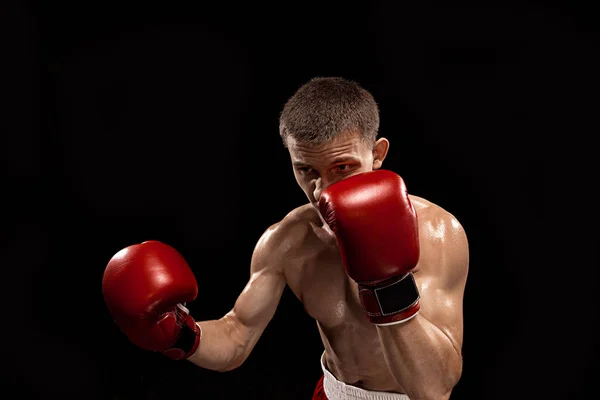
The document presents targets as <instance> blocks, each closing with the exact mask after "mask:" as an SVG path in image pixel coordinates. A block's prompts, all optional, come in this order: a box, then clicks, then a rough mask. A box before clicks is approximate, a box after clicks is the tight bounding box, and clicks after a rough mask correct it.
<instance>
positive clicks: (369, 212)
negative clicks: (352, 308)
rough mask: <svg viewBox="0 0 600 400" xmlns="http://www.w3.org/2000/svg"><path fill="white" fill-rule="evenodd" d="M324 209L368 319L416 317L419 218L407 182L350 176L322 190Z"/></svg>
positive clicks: (380, 175)
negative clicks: (415, 269)
mask: <svg viewBox="0 0 600 400" xmlns="http://www.w3.org/2000/svg"><path fill="white" fill-rule="evenodd" d="M319 210H320V212H321V215H322V216H323V219H324V220H325V222H327V225H329V227H330V228H331V230H332V231H333V232H334V233H335V235H336V238H337V242H338V246H339V249H340V254H341V257H342V261H343V263H344V266H345V268H346V272H347V273H348V276H349V277H350V278H352V279H353V280H354V281H356V282H357V283H358V289H359V295H360V300H361V302H362V306H363V309H364V311H365V313H366V314H367V317H368V318H369V320H370V321H371V322H372V323H374V324H376V325H391V324H398V323H401V322H404V321H407V320H408V319H410V318H412V317H414V316H415V315H417V313H418V312H419V308H420V306H419V290H418V288H417V285H416V282H415V279H414V277H413V274H412V270H413V269H414V267H415V266H416V265H417V262H418V261H419V233H418V224H417V214H416V212H415V209H414V208H413V206H412V204H411V202H410V199H409V197H408V193H407V191H406V186H405V184H404V181H403V180H402V178H401V177H400V176H398V175H397V174H395V173H394V172H391V171H386V170H376V171H372V172H366V173H362V174H359V175H354V176H351V177H349V178H347V179H344V180H342V181H339V182H337V183H334V184H333V185H331V186H329V187H327V188H326V189H325V190H323V192H322V193H321V197H320V198H319Z"/></svg>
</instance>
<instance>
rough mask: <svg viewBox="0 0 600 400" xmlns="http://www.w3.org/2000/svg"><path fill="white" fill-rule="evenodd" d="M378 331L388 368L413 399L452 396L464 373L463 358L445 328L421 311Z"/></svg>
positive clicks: (381, 327)
mask: <svg viewBox="0 0 600 400" xmlns="http://www.w3.org/2000/svg"><path fill="white" fill-rule="evenodd" d="M377 331H378V333H379V338H380V341H381V344H382V347H383V352H384V356H385V360H386V363H387V365H388V368H389V369H390V371H391V373H392V375H393V376H394V378H395V379H396V381H397V382H398V384H400V385H401V386H402V387H403V388H404V389H405V390H406V392H407V394H408V396H409V397H410V399H411V400H417V399H447V398H449V397H450V393H451V391H452V389H453V387H454V386H455V385H456V383H457V382H458V380H459V378H460V375H461V372H462V357H461V355H460V349H457V348H456V347H455V346H454V344H453V343H452V341H451V340H450V338H449V337H448V336H447V335H446V334H445V333H444V332H443V331H442V330H440V329H439V328H438V327H436V326H435V325H434V324H433V323H431V322H430V321H429V320H427V318H425V317H424V316H423V315H422V314H418V315H417V316H416V317H414V318H412V319H411V320H409V321H407V322H404V323H402V324H397V325H390V326H378V327H377Z"/></svg>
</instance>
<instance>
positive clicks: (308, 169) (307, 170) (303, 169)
mask: <svg viewBox="0 0 600 400" xmlns="http://www.w3.org/2000/svg"><path fill="white" fill-rule="evenodd" d="M297 170H298V171H299V172H301V173H303V174H307V173H309V172H311V171H312V168H310V167H298V168H297Z"/></svg>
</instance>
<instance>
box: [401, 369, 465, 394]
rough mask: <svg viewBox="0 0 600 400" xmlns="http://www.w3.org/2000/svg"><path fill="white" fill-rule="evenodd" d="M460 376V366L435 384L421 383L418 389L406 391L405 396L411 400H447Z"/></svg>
mask: <svg viewBox="0 0 600 400" xmlns="http://www.w3.org/2000/svg"><path fill="white" fill-rule="evenodd" d="M461 375H462V365H459V366H458V367H457V368H455V369H454V370H453V371H449V372H447V373H446V374H445V377H444V379H440V380H438V381H437V382H436V384H431V382H430V383H429V384H428V383H425V382H423V383H422V384H420V385H419V386H418V387H414V388H412V390H408V392H407V395H408V397H409V398H410V399H411V400H417V399H418V400H448V399H450V395H451V394H452V391H453V390H454V387H455V386H456V385H457V384H458V381H459V380H460V377H461ZM407 389H408V388H407Z"/></svg>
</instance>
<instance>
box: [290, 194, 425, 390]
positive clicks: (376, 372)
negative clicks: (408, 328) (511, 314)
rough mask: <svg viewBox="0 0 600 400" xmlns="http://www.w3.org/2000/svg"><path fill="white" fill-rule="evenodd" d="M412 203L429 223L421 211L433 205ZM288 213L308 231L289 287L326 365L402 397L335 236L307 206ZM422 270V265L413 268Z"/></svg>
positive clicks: (340, 375)
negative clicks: (310, 322)
mask: <svg viewBox="0 0 600 400" xmlns="http://www.w3.org/2000/svg"><path fill="white" fill-rule="evenodd" d="M411 201H412V203H413V206H414V207H415V210H416V212H417V216H418V217H419V227H421V226H422V225H423V224H425V223H426V222H427V215H426V214H427V212H425V210H427V209H428V208H429V207H430V206H433V205H432V204H431V203H429V202H427V201H426V200H423V199H420V198H418V197H415V196H411ZM290 215H292V216H293V217H292V218H293V219H294V220H296V221H298V220H299V221H300V223H305V224H306V226H307V228H308V229H307V231H306V232H307V233H306V234H305V235H304V237H303V238H302V240H301V243H298V244H297V245H298V250H299V251H298V254H301V257H299V259H298V260H296V262H292V263H289V264H288V265H287V266H286V267H285V269H284V274H285V278H286V281H287V284H288V286H289V287H290V289H291V290H292V291H293V292H294V294H295V295H296V296H297V297H298V299H299V300H300V301H301V302H302V303H303V305H304V309H305V310H306V312H307V313H308V314H309V315H310V316H311V317H312V318H314V319H315V320H316V322H317V326H318V328H319V332H320V334H321V338H322V340H323V345H324V347H325V359H324V362H325V366H326V367H327V369H328V370H329V371H330V372H331V373H332V374H333V375H334V376H335V377H336V378H337V379H338V380H340V381H342V382H345V383H347V384H349V385H353V386H356V387H360V388H363V389H367V390H376V391H388V392H399V393H403V392H404V390H403V388H402V387H400V386H399V385H398V384H397V383H396V381H395V380H394V378H393V377H392V375H391V373H390V372H389V370H388V368H387V365H386V363H385V360H384V357H383V352H382V349H381V345H380V342H379V337H378V334H377V329H376V327H375V326H374V325H373V324H371V323H370V322H369V321H368V320H367V318H366V316H365V314H364V311H363V310H362V308H361V305H360V301H359V298H358V290H357V284H356V282H354V281H353V280H352V279H350V278H349V277H348V276H347V275H346V272H345V271H344V266H343V264H342V260H341V258H340V255H339V251H338V248H337V244H336V240H335V237H334V235H333V233H332V232H331V231H330V230H329V229H328V227H327V226H326V225H324V224H323V222H322V221H321V219H320V217H319V214H318V213H317V211H316V210H315V209H314V208H313V207H312V206H311V205H310V204H308V205H304V206H301V207H299V208H297V209H296V210H294V211H293V212H292V213H290ZM284 221H285V220H284ZM282 222H283V221H282ZM421 258H422V259H425V258H426V257H421ZM420 267H421V262H419V265H417V268H416V270H418V269H419V268H420ZM415 276H417V275H415ZM417 279H418V278H417Z"/></svg>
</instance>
